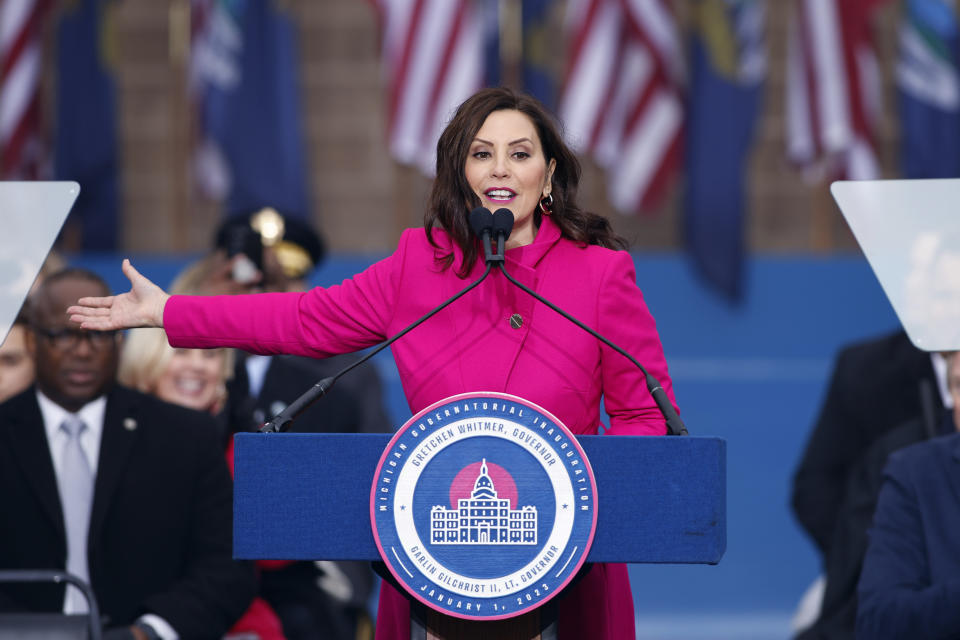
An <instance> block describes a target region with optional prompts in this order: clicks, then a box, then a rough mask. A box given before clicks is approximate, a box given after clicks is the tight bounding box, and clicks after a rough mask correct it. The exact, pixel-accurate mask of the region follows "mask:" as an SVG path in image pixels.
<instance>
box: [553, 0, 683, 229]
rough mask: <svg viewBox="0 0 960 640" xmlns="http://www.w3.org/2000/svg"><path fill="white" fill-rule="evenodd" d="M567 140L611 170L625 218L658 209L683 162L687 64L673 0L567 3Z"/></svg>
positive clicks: (613, 198) (563, 112)
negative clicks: (685, 68) (627, 214)
mask: <svg viewBox="0 0 960 640" xmlns="http://www.w3.org/2000/svg"><path fill="white" fill-rule="evenodd" d="M566 22H567V25H568V27H567V32H568V37H569V41H570V48H571V51H570V59H569V64H568V69H567V75H566V79H565V82H564V89H563V95H562V97H561V100H560V108H559V113H560V118H561V120H562V121H563V122H564V125H565V128H566V132H567V136H568V140H569V142H570V144H572V145H573V147H574V148H575V149H576V150H577V151H579V152H581V153H589V154H591V155H592V156H593V157H594V158H595V159H596V161H597V163H598V164H599V165H600V166H602V167H604V168H605V169H606V170H607V187H608V192H609V199H610V202H611V203H612V204H613V205H614V206H615V207H616V208H617V209H618V210H619V211H621V212H622V213H634V212H637V211H641V210H649V209H650V208H652V207H654V206H656V205H657V203H658V202H659V201H660V199H661V197H662V196H663V195H664V192H665V190H666V187H667V186H669V184H670V182H671V181H672V179H673V178H674V177H675V176H676V175H677V173H678V171H679V169H680V164H681V162H680V161H681V148H682V140H683V118H684V115H683V97H682V84H683V71H682V69H683V59H682V47H681V43H680V37H679V34H678V29H677V24H676V20H675V18H674V16H673V13H672V11H671V7H670V6H669V3H668V1H667V0H569V2H568V4H567V19H566Z"/></svg>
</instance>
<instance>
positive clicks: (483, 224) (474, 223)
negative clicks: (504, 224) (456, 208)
mask: <svg viewBox="0 0 960 640" xmlns="http://www.w3.org/2000/svg"><path fill="white" fill-rule="evenodd" d="M468 220H469V222H470V228H471V229H473V232H474V233H475V234H477V236H478V237H480V236H483V232H484V231H486V232H487V233H489V232H490V231H491V230H492V229H493V214H492V213H490V209H487V208H486V207H477V208H475V209H474V210H473V211H471V212H470V217H469V218H468Z"/></svg>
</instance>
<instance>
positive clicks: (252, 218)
mask: <svg viewBox="0 0 960 640" xmlns="http://www.w3.org/2000/svg"><path fill="white" fill-rule="evenodd" d="M215 244H216V248H215V252H214V253H213V254H212V255H211V256H209V257H208V258H207V259H206V260H205V261H204V264H203V265H201V266H198V267H197V268H196V269H195V270H192V272H191V273H189V274H185V275H184V277H183V278H181V279H179V282H178V283H175V284H174V285H173V286H172V287H171V289H172V292H174V293H194V294H227V293H250V292H255V291H269V292H288V291H306V290H307V288H308V278H309V275H310V273H311V272H312V271H313V270H314V269H315V268H316V267H317V266H319V264H320V263H321V262H322V261H323V259H324V257H325V249H324V245H323V241H322V240H321V239H320V237H319V235H318V234H317V233H316V232H315V231H314V230H313V229H312V228H311V227H310V226H309V225H308V224H306V223H304V222H302V221H299V220H297V219H295V218H291V217H287V216H283V215H281V214H279V213H278V212H277V211H275V210H274V209H271V208H265V209H261V210H259V211H255V212H253V213H250V214H246V215H238V216H232V217H230V218H228V219H227V220H226V221H225V222H224V224H223V225H222V226H221V228H220V229H219V230H218V232H217V233H216V238H215ZM243 251H247V252H249V253H250V254H252V255H251V256H250V262H251V264H252V266H251V265H247V266H246V267H243V268H240V269H237V268H236V266H237V264H238V262H239V264H244V262H243V256H244V255H245V254H243ZM251 269H252V271H251ZM251 273H252V275H250V274H251ZM238 356H239V357H238V358H237V364H236V367H235V370H234V375H233V376H232V378H231V379H230V380H229V381H228V382H227V389H228V391H229V393H228V394H227V395H228V407H227V413H228V414H229V415H231V416H232V418H231V424H230V426H231V428H232V429H233V430H239V431H251V430H255V429H257V427H259V426H260V425H261V424H263V423H264V422H266V421H267V420H269V419H270V418H272V417H274V416H275V415H277V414H278V413H280V412H281V411H283V409H285V408H286V407H287V405H289V404H290V403H291V402H293V401H294V400H295V399H297V398H298V397H299V396H300V395H301V394H302V393H304V392H305V391H307V390H308V389H309V388H310V387H311V386H313V385H314V383H316V382H317V381H318V380H321V379H323V378H326V377H328V376H331V375H333V374H335V373H336V372H338V371H340V370H341V369H343V368H344V367H346V366H347V365H349V364H351V363H352V362H354V361H355V360H356V356H354V355H349V354H348V355H340V356H334V357H331V358H326V359H323V360H317V359H313V358H306V357H301V356H290V355H275V356H260V355H249V354H246V353H243V352H240V353H239V354H238ZM382 398H383V395H382V385H381V382H380V377H379V376H378V374H377V370H376V368H375V367H374V366H373V365H372V363H370V364H367V365H364V366H361V367H358V368H357V369H354V370H353V371H351V372H350V373H348V374H347V375H345V376H344V377H343V378H341V379H340V380H339V381H338V382H337V386H336V387H335V388H334V389H333V391H331V392H330V393H329V394H328V395H327V396H325V397H324V398H322V399H321V400H320V401H319V402H317V403H316V404H315V405H313V406H312V407H310V408H309V409H307V410H306V411H305V412H304V413H303V414H302V415H301V416H300V417H299V418H298V419H297V420H296V421H295V422H294V423H293V427H292V429H291V431H294V432H312V433H319V432H323V433H377V432H380V433H382V432H387V431H390V430H392V426H391V424H390V421H389V419H388V418H387V413H386V409H385V408H384V406H383V399H382ZM244 419H246V420H247V422H246V423H245V424H244V423H242V421H243V420H244ZM373 585H374V578H373V573H372V571H371V570H370V566H369V564H368V563H362V562H329V561H320V562H296V563H291V564H288V565H287V566H284V567H282V568H276V569H274V570H270V571H264V572H262V574H261V591H260V593H261V595H262V596H263V597H264V598H266V599H267V601H268V602H270V604H271V605H273V607H274V609H275V610H276V611H277V613H278V614H279V615H280V618H281V620H282V621H283V629H284V632H285V633H286V635H287V637H288V638H290V639H291V640H300V639H304V640H305V639H308V638H315V637H318V636H322V637H325V638H331V639H333V640H336V639H343V640H353V638H355V637H356V636H357V633H358V629H359V630H360V631H359V632H360V633H361V634H366V635H370V629H369V621H368V619H367V616H366V614H365V607H366V603H367V600H368V599H369V597H370V594H371V592H372V590H373Z"/></svg>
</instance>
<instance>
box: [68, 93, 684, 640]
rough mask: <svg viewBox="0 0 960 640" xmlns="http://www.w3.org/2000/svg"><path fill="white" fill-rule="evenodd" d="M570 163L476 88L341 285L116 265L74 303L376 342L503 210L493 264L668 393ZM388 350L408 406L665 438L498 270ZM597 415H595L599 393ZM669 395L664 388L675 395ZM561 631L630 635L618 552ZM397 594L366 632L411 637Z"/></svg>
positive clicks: (618, 381)
mask: <svg viewBox="0 0 960 640" xmlns="http://www.w3.org/2000/svg"><path fill="white" fill-rule="evenodd" d="M579 179H580V165H579V163H578V162H577V160H576V158H575V156H574V155H573V153H572V152H571V151H570V150H569V149H568V148H567V147H566V145H565V144H564V143H563V140H562V139H561V137H560V134H559V131H558V128H557V126H556V124H555V123H554V122H553V120H552V119H551V118H550V116H549V115H548V114H547V113H546V111H545V110H544V109H543V107H542V106H541V105H540V104H539V103H538V102H536V101H535V100H533V99H532V98H530V97H528V96H524V95H518V94H515V93H514V92H512V91H510V90H508V89H485V90H482V91H480V92H479V93H477V94H475V95H474V96H473V97H471V98H470V99H469V100H467V101H466V102H465V103H463V105H461V106H460V108H459V109H458V110H457V113H456V115H455V116H454V118H453V120H452V121H451V123H450V124H449V125H448V126H447V128H446V130H445V131H444V133H443V135H442V136H441V138H440V140H439V142H438V144H437V178H436V180H435V181H434V184H433V188H432V192H431V195H430V199H429V202H428V206H427V212H426V215H425V217H424V228H423V229H415V230H408V231H406V232H404V234H403V235H402V237H401V239H400V243H399V246H398V248H397V250H396V252H394V254H393V255H391V256H390V257H388V258H386V259H384V260H382V261H380V262H378V263H377V264H374V265H373V266H371V267H370V268H369V269H367V270H366V271H364V272H362V273H360V274H358V275H356V276H354V277H353V278H351V279H349V280H346V281H345V282H343V284H341V285H338V286H333V287H329V288H326V289H321V288H317V289H313V290H311V291H309V292H306V293H281V294H259V295H256V296H229V297H190V296H173V297H170V296H168V295H167V294H165V293H164V292H163V291H162V290H161V289H159V288H158V287H156V286H155V285H154V284H153V283H151V282H150V281H148V280H146V279H145V278H143V276H141V275H140V274H139V273H137V272H136V270H135V269H134V268H133V267H132V266H131V265H130V263H129V262H128V261H124V265H123V269H124V272H125V273H126V274H127V276H128V277H129V278H130V280H131V283H132V288H131V290H130V292H128V293H126V294H123V295H120V296H113V297H110V298H84V299H82V300H80V301H79V303H78V306H76V307H72V308H71V309H70V313H71V314H72V315H71V317H72V319H73V320H74V321H75V322H78V323H80V324H81V326H82V327H84V328H87V329H118V328H126V327H133V326H153V327H159V326H162V327H164V328H165V329H166V332H167V335H168V337H169V339H170V343H171V344H172V345H174V346H178V347H223V346H228V347H236V348H240V349H245V350H247V351H252V352H255V353H265V354H271V353H290V354H297V355H308V356H314V357H319V358H322V357H326V356H329V355H333V354H337V353H344V352H348V351H355V350H358V349H363V348H365V347H369V346H371V345H374V344H377V343H379V342H382V341H383V340H384V339H386V338H388V337H390V336H391V335H393V334H395V333H397V332H398V331H399V330H401V329H402V328H404V327H406V326H407V325H408V324H410V323H412V322H413V321H414V320H416V319H417V318H419V317H420V316H422V315H423V314H424V313H426V312H427V311H429V310H430V309H432V308H433V307H435V306H436V305H437V304H439V303H440V302H441V301H443V300H445V299H446V298H448V297H450V296H451V295H453V294H454V293H456V292H457V291H459V290H460V289H462V288H463V287H465V286H466V285H467V284H469V283H470V282H471V281H472V280H473V279H475V278H476V277H477V276H479V275H480V273H482V271H483V268H484V263H483V258H482V247H481V245H480V243H479V242H478V241H477V240H476V239H475V238H474V237H473V236H472V234H471V233H470V230H469V226H468V223H467V214H468V212H469V211H470V210H471V209H472V208H473V207H476V206H478V205H482V206H484V207H487V208H489V209H491V210H494V209H499V208H502V207H506V208H508V209H510V210H511V212H512V213H513V215H514V219H515V221H514V226H513V230H512V232H511V234H510V237H509V239H508V242H507V251H506V269H507V271H508V272H509V273H510V274H511V275H513V276H514V277H515V278H516V279H518V280H519V281H521V282H523V283H524V284H525V285H527V286H528V287H530V288H532V289H534V290H535V291H537V293H539V294H540V295H542V296H544V297H546V298H547V299H548V300H550V301H551V302H553V303H554V304H556V305H558V306H559V307H560V308H562V309H564V310H566V311H568V312H569V313H571V314H573V315H574V316H575V317H577V318H578V319H580V320H581V321H583V322H584V323H586V324H587V325H588V326H591V327H593V328H594V329H596V330H597V331H599V332H600V333H601V334H603V335H605V336H607V337H608V338H610V339H611V340H613V342H615V343H616V344H618V345H620V346H621V347H623V348H624V349H626V350H627V351H628V352H629V353H631V354H632V355H633V356H634V357H635V358H636V359H638V360H639V361H640V362H641V363H642V364H644V365H645V366H646V367H647V369H648V370H649V371H650V373H652V374H653V375H654V376H655V377H656V378H657V379H658V380H659V381H660V382H661V384H662V386H663V387H664V389H665V390H666V391H667V394H668V396H669V397H670V399H671V402H673V391H672V385H671V382H670V378H669V375H668V373H667V366H666V362H665V361H664V357H663V350H662V347H661V345H660V340H659V337H658V336H657V331H656V326H655V323H654V321H653V318H652V316H651V315H650V312H649V311H648V310H647V307H646V304H645V303H644V301H643V296H642V294H641V293H640V290H639V289H638V288H637V285H636V276H635V273H634V268H633V261H632V260H631V258H630V256H629V254H627V253H626V252H625V251H623V250H622V249H623V248H624V247H625V246H626V243H625V242H624V241H623V240H622V239H621V238H619V237H618V236H616V235H615V234H614V233H613V231H612V230H611V228H610V225H609V223H608V222H607V220H606V219H604V218H602V217H600V216H598V215H596V214H592V213H588V212H585V211H582V210H581V209H580V208H579V207H578V206H577V203H576V192H577V186H578V183H579ZM392 349H393V355H394V359H395V361H396V363H397V367H398V369H399V372H400V378H401V381H402V383H403V388H404V392H405V394H406V397H407V401H408V403H409V405H410V410H411V412H413V413H416V412H417V411H419V410H421V409H423V408H424V407H426V406H428V405H430V404H432V403H433V402H436V401H437V400H440V399H443V398H445V397H447V396H450V395H454V394H457V393H463V392H467V391H501V392H506V393H511V394H514V395H517V396H520V397H523V398H525V399H527V400H530V401H533V402H535V403H537V404H539V405H540V406H542V407H544V408H545V409H547V410H548V411H550V412H551V413H553V414H554V415H555V416H557V417H558V418H559V419H560V420H562V421H563V422H564V424H566V426H567V427H569V428H570V429H571V430H572V431H573V432H574V433H577V434H596V433H598V431H600V430H601V429H603V431H604V432H605V433H611V434H617V435H662V434H664V433H665V432H666V426H665V422H664V419H663V417H662V416H661V415H660V413H659V411H658V410H657V407H656V405H655V403H654V401H653V399H652V398H651V397H650V394H649V393H648V392H647V389H646V386H645V384H644V379H643V377H642V375H641V373H640V372H639V371H638V370H637V369H636V368H635V367H634V366H633V365H632V364H631V363H630V362H629V361H627V360H626V359H625V358H623V357H622V356H621V355H619V354H617V353H615V352H614V351H612V350H610V349H609V348H608V347H606V346H603V345H602V344H601V343H600V342H598V341H597V340H596V339H595V338H593V337H592V336H590V335H589V334H587V333H586V332H584V331H582V330H581V329H579V328H578V327H576V326H575V325H573V324H571V323H570V322H569V321H567V320H565V319H564V318H562V317H561V316H559V315H558V314H556V313H555V312H553V311H552V310H550V309H549V308H547V307H545V306H544V305H542V304H541V303H539V302H535V301H534V300H533V299H532V298H530V297H529V296H528V295H527V294H526V293H524V292H523V291H520V290H519V289H517V288H516V287H515V286H514V285H512V284H511V283H509V282H508V281H507V280H506V278H504V277H503V275H502V274H500V273H499V272H493V273H492V274H491V275H490V276H489V277H488V278H487V279H486V280H485V281H484V282H483V283H482V284H481V285H480V286H479V287H477V288H476V289H474V290H473V291H471V292H470V293H468V294H467V295H466V296H464V297H463V298H461V299H459V300H457V301H456V302H455V303H453V304H452V305H450V306H449V307H447V308H446V309H445V310H444V311H442V312H441V313H440V314H438V315H437V316H435V317H433V318H431V319H430V320H428V321H427V322H425V323H424V324H423V325H421V326H419V327H417V328H416V329H415V330H413V331H412V332H411V333H410V334H409V335H407V336H404V337H403V338H401V339H400V340H399V341H397V342H396V343H395V344H394V345H393V347H392ZM601 397H603V401H604V406H605V408H606V410H607V413H608V414H609V416H610V424H609V425H608V426H607V427H606V428H603V425H601V423H600V400H601ZM674 404H675V402H674ZM557 608H558V611H559V620H558V632H559V637H560V638H571V639H572V638H585V637H589V638H611V639H612V638H629V639H631V640H632V639H633V638H634V637H635V634H634V622H633V601H632V596H631V594H630V585H629V582H628V580H627V571H626V567H625V566H624V565H610V564H607V565H602V564H598V565H594V566H593V567H592V568H591V569H590V570H589V571H588V572H586V573H585V575H584V576H583V577H582V578H581V579H580V580H579V581H578V582H576V584H574V585H573V586H572V587H570V588H569V589H568V591H567V593H565V594H563V595H561V596H560V597H559V598H558V601H557ZM409 631H410V623H409V604H408V601H407V599H406V598H405V597H404V596H402V595H401V594H400V593H398V592H397V591H395V590H394V589H392V588H391V587H389V586H384V588H383V590H382V592H381V597H380V610H379V613H378V619H377V637H378V638H401V639H405V638H407V637H408V636H409Z"/></svg>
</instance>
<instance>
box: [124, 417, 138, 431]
mask: <svg viewBox="0 0 960 640" xmlns="http://www.w3.org/2000/svg"><path fill="white" fill-rule="evenodd" d="M123 428H124V429H126V430H127V431H133V430H134V429H136V428H137V421H136V420H134V419H133V418H124V419H123Z"/></svg>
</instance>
